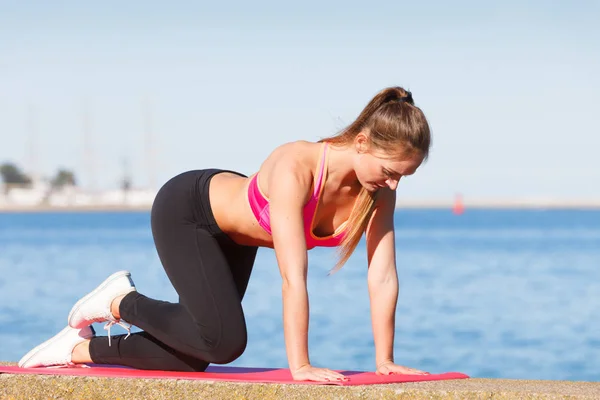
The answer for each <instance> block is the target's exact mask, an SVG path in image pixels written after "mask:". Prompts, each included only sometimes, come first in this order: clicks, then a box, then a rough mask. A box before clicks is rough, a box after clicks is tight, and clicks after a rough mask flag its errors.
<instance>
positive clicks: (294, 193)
mask: <svg viewBox="0 0 600 400" xmlns="http://www.w3.org/2000/svg"><path fill="white" fill-rule="evenodd" d="M312 179H313V178H312V173H311V171H310V170H309V169H307V168H303V167H302V166H301V165H300V163H299V161H297V160H295V159H294V157H281V158H280V159H279V160H278V161H277V162H276V163H275V164H274V166H273V168H272V170H271V172H270V174H269V179H268V180H269V182H268V185H269V207H270V209H269V212H270V219H271V232H272V236H273V247H274V249H275V255H276V257H277V263H278V265H279V271H280V273H281V278H282V281H283V282H282V298H283V329H284V337H285V344H286V351H287V356H288V362H289V367H290V371H291V373H292V376H293V377H294V379H296V380H316V381H328V380H336V379H344V376H343V375H341V374H339V373H337V372H335V371H332V370H328V369H324V368H314V367H312V366H311V365H310V360H309V357H308V320H309V302H308V291H307V287H306V277H307V271H308V255H307V249H306V239H305V238H304V221H303V215H302V210H303V207H304V203H305V200H306V196H307V193H309V191H310V190H311V187H312V186H311V183H312Z"/></svg>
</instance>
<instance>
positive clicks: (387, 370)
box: [376, 361, 430, 375]
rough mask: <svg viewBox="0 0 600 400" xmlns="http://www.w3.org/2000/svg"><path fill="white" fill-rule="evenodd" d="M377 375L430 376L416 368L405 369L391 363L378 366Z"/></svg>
mask: <svg viewBox="0 0 600 400" xmlns="http://www.w3.org/2000/svg"><path fill="white" fill-rule="evenodd" d="M376 374H377V375H391V374H402V375H430V374H429V372H425V371H420V370H418V369H414V368H408V367H403V366H402V365H396V364H394V363H393V362H391V361H388V362H385V363H381V364H379V365H378V366H377V371H376Z"/></svg>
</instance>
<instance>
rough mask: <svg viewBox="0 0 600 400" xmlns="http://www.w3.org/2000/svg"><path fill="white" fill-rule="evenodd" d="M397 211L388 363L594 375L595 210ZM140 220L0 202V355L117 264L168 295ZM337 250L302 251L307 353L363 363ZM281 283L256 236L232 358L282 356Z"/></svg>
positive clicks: (53, 327) (362, 256)
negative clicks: (243, 321)
mask: <svg viewBox="0 0 600 400" xmlns="http://www.w3.org/2000/svg"><path fill="white" fill-rule="evenodd" d="M395 220H396V247H397V264H398V273H399V277H400V295H399V301H398V309H397V314H396V342H395V356H396V361H397V363H399V364H403V365H407V366H410V367H414V368H419V369H423V370H427V371H429V372H432V373H438V372H446V371H458V372H463V373H466V374H468V375H470V376H472V377H485V378H517V379H553V380H580V381H599V380H600V211H593V210H588V211H586V210H467V211H466V212H465V213H464V214H463V215H453V214H452V213H451V211H450V210H398V211H397V212H396V215H395ZM149 222H150V220H149V213H147V212H114V213H113V212H111V213H104V212H102V213H100V212H98V213H67V212H65V213H23V214H19V213H7V214H0V360H2V361H13V362H16V361H18V359H19V358H20V357H21V356H22V355H23V354H24V353H26V352H27V351H28V350H30V349H31V348H32V347H33V346H35V345H37V344H39V343H40V342H41V341H43V340H45V339H47V338H49V337H50V336H52V335H54V334H55V333H56V332H58V331H59V330H60V329H62V328H63V327H64V326H65V325H66V318H67V314H68V312H69V310H70V309H71V306H72V305H73V304H74V303H75V301H77V299H79V298H80V297H81V296H82V295H84V294H85V293H87V292H88V291H89V290H91V289H93V288H94V287H95V286H96V285H97V284H98V283H100V282H101V281H102V280H103V279H104V278H105V277H107V276H108V275H109V274H111V273H112V272H115V271H117V270H120V269H128V270H130V271H131V272H132V277H133V280H134V282H135V283H136V286H137V288H138V290H139V291H140V292H142V293H144V294H146V295H148V296H151V297H154V298H159V299H162V300H168V301H176V299H177V296H176V294H175V292H174V290H173V289H172V288H171V286H170V284H169V282H168V280H167V278H166V276H165V274H164V272H163V270H162V267H161V264H160V262H159V260H158V257H157V255H156V252H155V249H154V246H153V241H152V236H151V232H150V228H149ZM335 260H336V254H335V251H334V250H332V249H323V248H318V249H315V250H312V251H311V252H310V253H309V263H310V266H309V293H310V304H311V317H310V318H311V319H310V336H309V341H310V344H309V345H310V357H311V361H312V363H313V364H314V365H317V366H322V367H328V368H334V369H352V370H372V369H373V368H374V346H373V338H372V333H371V325H370V314H369V302H368V291H367V281H366V277H367V266H366V251H365V245H364V243H361V244H360V245H359V248H358V249H357V251H356V252H355V254H354V255H353V256H352V258H351V259H350V261H349V262H348V264H347V265H346V266H345V267H344V268H343V269H342V270H341V271H340V272H338V273H337V274H334V275H332V276H328V271H329V270H330V269H331V268H332V266H333V265H334V263H335ZM280 283H281V278H280V276H279V272H278V268H277V264H276V261H275V256H274V253H273V251H272V250H270V249H261V250H260V251H259V254H258V258H257V261H256V265H255V269H254V273H253V275H252V278H251V280H250V285H249V288H248V292H247V294H246V297H245V299H244V302H243V306H244V309H245V313H246V318H247V324H248V331H249V342H248V347H247V350H246V352H245V353H244V354H243V355H242V357H241V358H239V359H238V360H236V361H235V362H234V363H233V365H236V366H254V367H286V366H287V360H286V354H285V347H284V340H283V332H282V320H281V313H282V311H281V294H280V290H281V286H280ZM96 328H97V329H96V330H97V331H98V332H100V333H101V334H105V331H103V330H102V327H101V326H97V327H96ZM120 329H121V328H119V327H115V328H113V333H118V332H120Z"/></svg>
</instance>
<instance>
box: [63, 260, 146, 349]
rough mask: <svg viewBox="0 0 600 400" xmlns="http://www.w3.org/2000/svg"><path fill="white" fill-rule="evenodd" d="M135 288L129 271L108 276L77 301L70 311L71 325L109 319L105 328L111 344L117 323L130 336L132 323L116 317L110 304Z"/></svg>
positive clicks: (77, 326) (76, 326)
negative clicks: (111, 334)
mask: <svg viewBox="0 0 600 400" xmlns="http://www.w3.org/2000/svg"><path fill="white" fill-rule="evenodd" d="M135 290H136V289H135V285H134V284H133V281H132V280H131V274H130V273H129V271H119V272H115V273H114V274H112V275H111V276H109V277H108V278H106V280H105V281H104V282H102V283H101V284H100V285H99V286H98V287H97V288H96V289H94V290H92V291H91V292H90V293H88V294H87V295H85V296H84V297H83V298H81V299H80V300H79V301H78V302H77V303H75V305H74V306H73V308H72V309H71V312H70V313H69V320H68V321H69V326H70V327H72V328H83V327H84V326H88V325H91V324H93V323H94V322H105V321H108V323H107V324H106V325H105V326H104V329H105V330H107V331H108V345H109V346H110V328H111V326H113V325H115V324H118V325H121V326H122V327H123V328H125V329H126V330H127V337H129V335H130V334H131V325H129V326H127V325H125V324H123V323H122V322H121V320H120V319H116V318H115V317H114V316H113V314H112V312H111V311H110V305H111V303H112V301H113V300H114V299H115V298H116V297H119V296H122V295H125V294H127V293H129V292H133V291H135ZM127 337H126V338H127Z"/></svg>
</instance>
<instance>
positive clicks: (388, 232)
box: [367, 188, 427, 375]
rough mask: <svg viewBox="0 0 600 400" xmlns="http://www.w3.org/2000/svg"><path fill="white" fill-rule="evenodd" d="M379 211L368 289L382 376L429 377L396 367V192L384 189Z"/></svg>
mask: <svg viewBox="0 0 600 400" xmlns="http://www.w3.org/2000/svg"><path fill="white" fill-rule="evenodd" d="M380 190H381V193H380V194H379V198H378V199H377V204H376V209H375V212H374V213H373V216H372V217H371V221H369V225H368V227H367V256H368V263H369V272H368V286H369V298H370V301H371V322H372V325H373V339H374V341H375V365H376V371H377V373H378V374H386V375H387V374H390V373H401V374H419V375H422V374H427V373H426V372H423V371H419V370H416V369H413V368H407V367H402V366H400V365H396V364H394V331H395V326H396V321H395V315H396V303H397V301H398V274H397V272H396V251H395V236H394V210H395V208H396V192H395V191H394V190H390V189H387V188H386V189H380Z"/></svg>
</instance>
